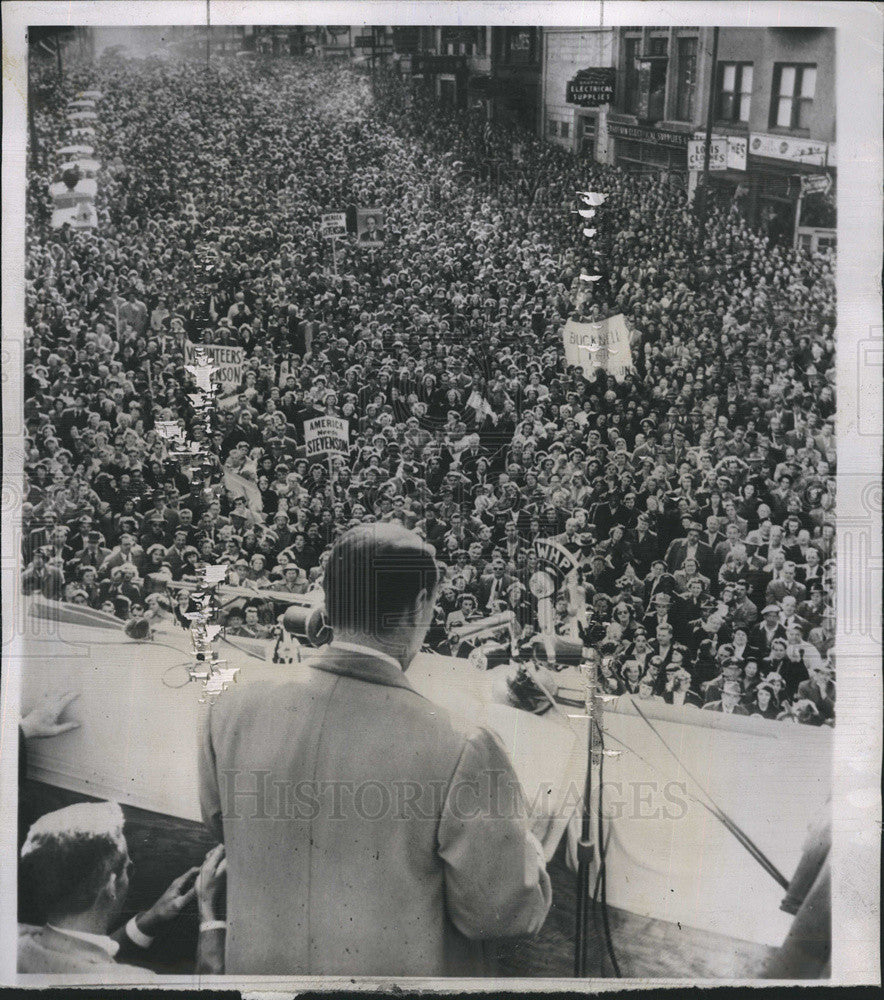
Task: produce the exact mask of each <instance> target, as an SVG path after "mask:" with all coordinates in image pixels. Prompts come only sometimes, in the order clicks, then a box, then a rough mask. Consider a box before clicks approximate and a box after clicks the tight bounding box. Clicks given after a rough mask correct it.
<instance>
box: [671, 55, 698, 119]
mask: <svg viewBox="0 0 884 1000" xmlns="http://www.w3.org/2000/svg"><path fill="white" fill-rule="evenodd" d="M696 93H697V39H696V38H679V40H678V89H677V93H676V109H675V118H676V120H677V121H680V122H690V121H693V120H694V101H695V97H696Z"/></svg>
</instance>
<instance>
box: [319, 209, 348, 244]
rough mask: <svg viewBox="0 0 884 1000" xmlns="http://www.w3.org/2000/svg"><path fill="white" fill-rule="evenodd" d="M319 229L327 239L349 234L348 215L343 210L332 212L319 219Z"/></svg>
mask: <svg viewBox="0 0 884 1000" xmlns="http://www.w3.org/2000/svg"><path fill="white" fill-rule="evenodd" d="M319 231H320V232H321V233H322V238H323V239H325V240H331V239H334V238H335V237H336V236H346V235H347V216H346V215H345V214H344V213H343V212H331V213H329V214H328V215H323V216H321V217H320V220H319Z"/></svg>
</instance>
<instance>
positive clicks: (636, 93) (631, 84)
mask: <svg viewBox="0 0 884 1000" xmlns="http://www.w3.org/2000/svg"><path fill="white" fill-rule="evenodd" d="M641 43H642V40H641V38H626V39H624V42H623V63H624V66H625V69H626V73H625V80H624V82H625V87H624V90H625V92H626V107H625V110H626V111H627V112H628V113H629V114H632V115H634V114H635V113H636V112H637V111H638V106H639V102H640V100H641V88H640V86H639V64H638V63H639V56H640V54H641Z"/></svg>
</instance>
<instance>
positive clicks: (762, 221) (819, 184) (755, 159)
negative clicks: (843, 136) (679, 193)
mask: <svg viewBox="0 0 884 1000" xmlns="http://www.w3.org/2000/svg"><path fill="white" fill-rule="evenodd" d="M836 175H837V171H836V169H835V145H834V143H825V142H819V141H816V140H810V139H793V138H786V137H783V136H774V135H765V134H761V133H753V134H752V135H750V136H749V143H748V156H747V160H746V170H745V172H743V171H737V170H723V171H715V172H712V173H710V175H709V179H710V186H711V189H712V192H713V198H714V199H715V200H716V201H717V202H718V203H719V204H722V205H723V206H726V205H730V204H734V203H735V204H736V206H737V207H738V208H739V210H740V212H741V213H742V214H743V215H744V216H745V218H746V220H747V222H748V223H749V224H750V225H751V226H752V227H753V228H757V229H759V230H761V231H762V232H763V233H764V234H765V235H766V236H768V237H769V238H770V239H771V240H774V241H777V242H785V243H791V242H794V241H795V240H796V239H797V238H798V237H799V235H800V234H799V232H798V230H801V229H806V230H813V232H812V233H810V234H808V233H805V234H804V235H803V236H802V237H801V242H802V245H806V246H808V248H809V249H816V248H821V249H825V248H826V247H829V246H832V245H833V244H834V238H835V236H834V233H835V228H836V225H837V216H836V211H835V181H836ZM796 225H797V227H798V230H796Z"/></svg>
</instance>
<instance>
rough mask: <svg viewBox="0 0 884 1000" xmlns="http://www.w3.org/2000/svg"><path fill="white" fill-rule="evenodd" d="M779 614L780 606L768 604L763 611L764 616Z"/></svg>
mask: <svg viewBox="0 0 884 1000" xmlns="http://www.w3.org/2000/svg"><path fill="white" fill-rule="evenodd" d="M779 613H780V606H779V605H778V604H768V605H766V606H765V607H764V608H763V609H762V611H761V614H762V616H763V615H778V614H779Z"/></svg>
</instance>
